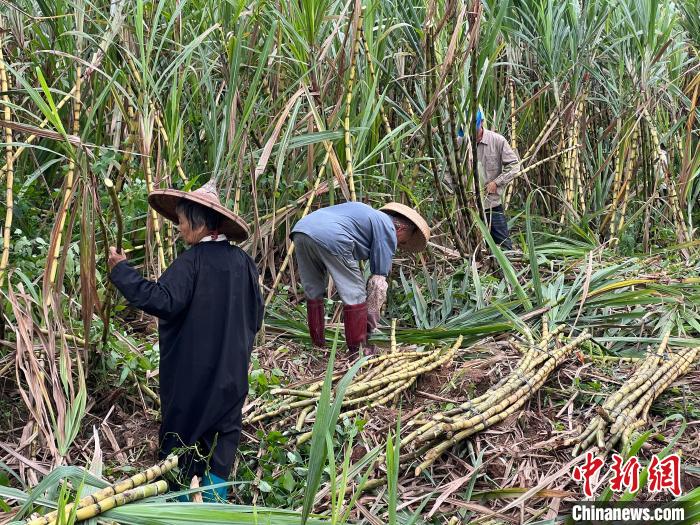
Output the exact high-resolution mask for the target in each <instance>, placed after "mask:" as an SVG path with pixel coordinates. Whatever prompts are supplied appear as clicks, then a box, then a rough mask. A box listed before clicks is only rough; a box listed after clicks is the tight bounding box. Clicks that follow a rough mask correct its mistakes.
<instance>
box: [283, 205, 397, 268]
mask: <svg viewBox="0 0 700 525" xmlns="http://www.w3.org/2000/svg"><path fill="white" fill-rule="evenodd" d="M295 233H303V234H305V235H308V236H309V237H311V238H312V239H313V240H314V241H316V242H317V243H318V244H320V245H321V246H323V247H324V248H325V249H326V250H328V251H329V252H330V253H332V254H334V255H343V256H352V257H353V258H354V259H355V260H358V261H361V260H367V259H370V264H372V263H374V262H375V261H373V260H372V258H371V254H372V251H373V250H372V249H373V248H374V249H375V250H377V248H379V249H381V251H382V261H381V264H380V265H381V266H382V268H381V269H377V270H378V271H377V272H374V270H373V273H381V274H383V275H386V274H387V273H388V270H389V268H388V267H386V266H387V265H390V264H391V256H392V255H393V254H394V252H395V251H396V230H395V228H394V223H393V222H392V220H391V217H390V216H389V215H387V214H386V213H383V212H381V211H378V210H375V209H374V208H372V207H371V206H368V205H367V204H363V203H361V202H344V203H342V204H336V205H335V206H328V207H326V208H321V209H319V210H316V211H314V212H313V213H311V214H309V215H307V216H306V217H304V218H303V219H301V220H299V222H297V223H296V224H295V225H294V228H293V229H292V236H294V234H295ZM377 262H378V261H377Z"/></svg>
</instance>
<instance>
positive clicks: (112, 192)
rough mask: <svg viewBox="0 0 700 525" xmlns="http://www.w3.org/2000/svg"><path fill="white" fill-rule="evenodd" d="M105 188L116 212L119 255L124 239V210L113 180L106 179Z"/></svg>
mask: <svg viewBox="0 0 700 525" xmlns="http://www.w3.org/2000/svg"><path fill="white" fill-rule="evenodd" d="M104 183H105V186H107V191H108V193H109V198H110V200H111V201H112V209H113V211H114V220H115V222H116V223H117V238H116V241H115V242H116V248H117V253H121V252H122V239H123V237H124V220H123V219H122V209H121V206H119V198H118V197H117V190H116V189H115V188H114V183H113V182H112V180H111V179H108V178H105V179H104Z"/></svg>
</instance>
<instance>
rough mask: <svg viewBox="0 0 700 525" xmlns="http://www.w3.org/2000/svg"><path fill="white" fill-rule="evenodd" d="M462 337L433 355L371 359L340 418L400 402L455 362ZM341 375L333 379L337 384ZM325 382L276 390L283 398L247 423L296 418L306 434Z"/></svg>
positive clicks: (306, 435)
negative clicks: (417, 385)
mask: <svg viewBox="0 0 700 525" xmlns="http://www.w3.org/2000/svg"><path fill="white" fill-rule="evenodd" d="M461 344H462V337H461V336H460V337H459V338H458V339H457V341H456V342H455V344H454V345H452V346H451V347H445V348H439V349H436V350H433V351H430V352H391V353H388V354H384V355H381V356H378V357H374V358H372V359H368V360H367V361H366V362H365V363H364V364H363V366H362V368H361V369H360V373H358V375H357V376H355V378H354V379H353V382H352V384H350V386H349V387H348V388H347V389H346V391H345V397H344V399H343V404H342V406H343V412H341V417H352V416H355V415H357V414H359V413H361V412H363V411H364V410H366V409H368V408H371V407H374V406H378V405H385V404H387V403H390V402H391V401H393V400H395V399H398V397H399V396H400V395H401V393H402V392H404V391H406V390H407V389H408V388H410V387H411V386H412V385H414V384H415V382H416V380H417V379H418V377H419V376H421V375H422V374H425V373H427V372H430V371H431V370H434V369H436V368H438V367H440V366H442V365H444V364H445V363H447V362H448V361H450V360H451V359H452V357H453V356H454V355H455V353H456V352H457V350H458V349H459V347H460V345H461ZM341 377H342V375H341V374H336V375H335V376H333V380H334V381H337V380H339V379H340V378H341ZM322 386H323V381H318V382H316V383H312V384H311V385H308V386H307V387H306V388H305V389H304V390H294V389H288V388H277V389H275V390H273V391H272V395H274V396H281V397H278V398H277V399H274V400H273V401H271V402H268V403H266V404H264V405H262V406H260V407H259V408H258V409H257V410H255V411H254V412H252V413H251V414H249V415H248V417H247V418H246V423H249V424H250V423H257V422H259V421H263V420H266V419H275V420H276V421H275V422H276V423H277V424H278V425H281V424H282V423H283V422H284V421H286V420H287V419H289V418H293V417H296V418H297V422H296V430H297V431H298V432H301V431H303V429H304V427H305V425H306V423H307V422H309V421H312V420H313V419H314V417H315V407H316V405H317V404H318V400H319V398H320V397H321V388H322ZM310 437H311V432H306V433H304V434H302V435H301V436H300V437H299V438H298V440H297V443H299V444H301V443H303V442H305V441H307V440H308V439H309V438H310Z"/></svg>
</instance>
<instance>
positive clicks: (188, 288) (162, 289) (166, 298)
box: [109, 250, 195, 320]
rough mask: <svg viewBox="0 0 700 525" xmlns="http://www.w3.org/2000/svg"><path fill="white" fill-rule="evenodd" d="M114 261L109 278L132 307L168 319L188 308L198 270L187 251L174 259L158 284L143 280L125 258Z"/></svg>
mask: <svg viewBox="0 0 700 525" xmlns="http://www.w3.org/2000/svg"><path fill="white" fill-rule="evenodd" d="M110 251H111V250H110ZM115 251H116V250H115ZM122 257H123V256H122ZM110 259H111V256H110ZM115 259H116V258H115ZM114 262H115V264H114V266H113V267H112V269H111V272H110V275H109V277H110V279H111V280H112V282H113V283H114V285H115V286H116V287H117V289H118V290H119V291H120V292H121V293H122V295H123V296H124V297H125V298H126V300H127V301H129V304H131V305H132V306H135V307H136V308H139V309H140V310H143V311H144V312H146V313H147V314H150V315H155V316H156V317H158V318H160V319H165V320H169V319H172V318H174V317H175V316H176V315H177V314H179V313H180V312H182V311H183V310H184V309H185V308H186V307H187V306H188V305H189V303H190V300H191V298H192V293H193V291H194V283H195V268H194V258H193V257H192V256H190V255H189V254H188V253H187V252H185V254H183V255H181V256H180V257H178V258H177V259H175V260H174V261H173V263H172V265H171V266H170V267H169V268H168V269H167V270H165V272H163V274H162V275H161V276H160V279H158V281H149V280H148V279H144V278H143V277H142V276H141V275H139V273H138V272H137V271H136V270H135V269H134V268H133V267H132V266H131V265H129V263H128V262H127V260H126V257H123V258H119V260H115V261H114Z"/></svg>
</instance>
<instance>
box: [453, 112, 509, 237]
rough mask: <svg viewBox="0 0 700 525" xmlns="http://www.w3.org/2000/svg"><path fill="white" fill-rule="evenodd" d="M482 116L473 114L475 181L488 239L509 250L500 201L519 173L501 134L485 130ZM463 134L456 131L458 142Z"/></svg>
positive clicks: (481, 114) (506, 222)
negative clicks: (489, 233) (478, 186)
mask: <svg viewBox="0 0 700 525" xmlns="http://www.w3.org/2000/svg"><path fill="white" fill-rule="evenodd" d="M483 122H484V114H483V112H482V111H481V109H479V111H477V113H476V140H477V150H476V151H477V160H478V165H479V180H480V181H481V187H482V189H483V203H484V212H485V213H486V221H487V223H488V226H489V229H490V230H491V236H492V237H493V240H494V241H496V243H497V244H499V245H500V246H502V247H504V248H506V249H507V250H512V249H513V244H512V243H511V241H510V237H509V234H508V221H507V220H506V216H505V213H504V210H503V204H502V203H501V199H502V198H503V192H504V190H505V188H506V186H507V185H508V183H509V182H510V181H511V180H513V177H515V175H516V174H517V173H518V172H519V171H520V159H518V155H517V153H515V152H514V151H513V149H512V148H511V147H510V145H509V144H508V141H507V140H506V138H505V137H504V136H503V135H500V134H498V133H496V132H495V131H491V130H488V129H485V128H484V126H483ZM463 139H464V133H463V132H462V131H461V130H460V140H463Z"/></svg>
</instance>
